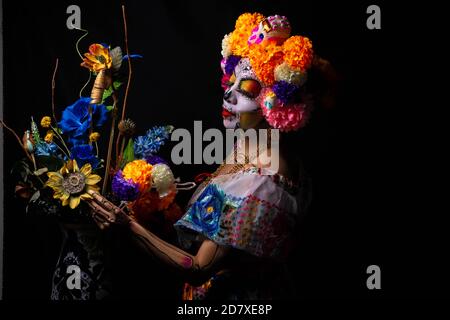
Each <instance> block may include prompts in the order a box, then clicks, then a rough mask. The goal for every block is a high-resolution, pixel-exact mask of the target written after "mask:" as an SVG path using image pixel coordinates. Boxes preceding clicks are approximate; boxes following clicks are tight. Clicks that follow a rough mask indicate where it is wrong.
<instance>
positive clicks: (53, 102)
mask: <svg viewBox="0 0 450 320" xmlns="http://www.w3.org/2000/svg"><path fill="white" fill-rule="evenodd" d="M58 62H59V59H58V58H56V63H55V70H54V71H53V77H52V114H53V120H55V123H58V120H57V119H56V114H55V86H56V85H55V77H56V71H57V70H58Z"/></svg>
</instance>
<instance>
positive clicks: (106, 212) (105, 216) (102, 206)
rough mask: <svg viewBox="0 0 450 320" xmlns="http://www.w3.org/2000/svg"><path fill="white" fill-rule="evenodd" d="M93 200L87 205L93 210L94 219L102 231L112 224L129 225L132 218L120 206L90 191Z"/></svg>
mask: <svg viewBox="0 0 450 320" xmlns="http://www.w3.org/2000/svg"><path fill="white" fill-rule="evenodd" d="M88 193H89V194H90V195H91V196H92V198H93V199H92V200H88V201H87V203H88V205H89V206H90V207H91V209H92V217H93V218H94V221H95V223H96V224H97V225H98V226H99V227H100V229H105V228H108V227H109V226H110V225H111V224H113V223H115V224H128V223H129V222H130V220H131V218H130V217H129V216H128V215H127V214H126V213H125V212H124V211H123V210H122V209H120V208H119V207H118V206H116V205H115V204H114V203H112V202H111V201H109V200H108V199H106V198H105V197H104V196H102V195H101V194H100V193H98V192H96V191H92V190H90V191H88Z"/></svg>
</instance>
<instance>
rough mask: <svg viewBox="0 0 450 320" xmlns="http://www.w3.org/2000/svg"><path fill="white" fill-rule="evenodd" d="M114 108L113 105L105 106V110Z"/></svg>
mask: <svg viewBox="0 0 450 320" xmlns="http://www.w3.org/2000/svg"><path fill="white" fill-rule="evenodd" d="M113 109H114V106H106V110H108V111H112V110H113Z"/></svg>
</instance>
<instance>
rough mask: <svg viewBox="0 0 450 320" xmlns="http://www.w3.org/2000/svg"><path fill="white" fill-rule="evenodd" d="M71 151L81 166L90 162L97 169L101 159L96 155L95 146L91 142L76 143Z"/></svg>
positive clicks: (73, 157)
mask: <svg viewBox="0 0 450 320" xmlns="http://www.w3.org/2000/svg"><path fill="white" fill-rule="evenodd" d="M70 153H71V154H72V156H71V157H72V159H75V160H77V164H78V166H79V167H80V168H81V167H82V166H83V165H85V164H86V163H90V164H91V166H92V169H96V168H97V167H98V165H99V164H100V160H99V159H98V158H97V156H95V155H94V148H93V147H92V146H91V145H90V144H79V145H75V146H73V147H72V149H70Z"/></svg>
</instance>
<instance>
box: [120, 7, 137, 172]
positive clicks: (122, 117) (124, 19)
mask: <svg viewBox="0 0 450 320" xmlns="http://www.w3.org/2000/svg"><path fill="white" fill-rule="evenodd" d="M122 18H123V27H124V36H125V52H126V54H127V57H128V59H127V61H128V80H127V87H126V89H125V96H124V98H123V105H122V116H121V118H120V120H121V121H123V120H125V113H126V109H127V101H128V91H129V90H130V83H131V74H132V73H133V70H132V68H131V57H130V50H129V47H128V27H127V16H126V13H125V6H124V5H122ZM120 139H124V138H123V137H122V135H121V134H120V132H119V134H118V135H117V140H116V168H118V167H119V166H120V159H121V158H122V153H123V149H121V150H120V151H119V144H120ZM122 144H123V143H122Z"/></svg>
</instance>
